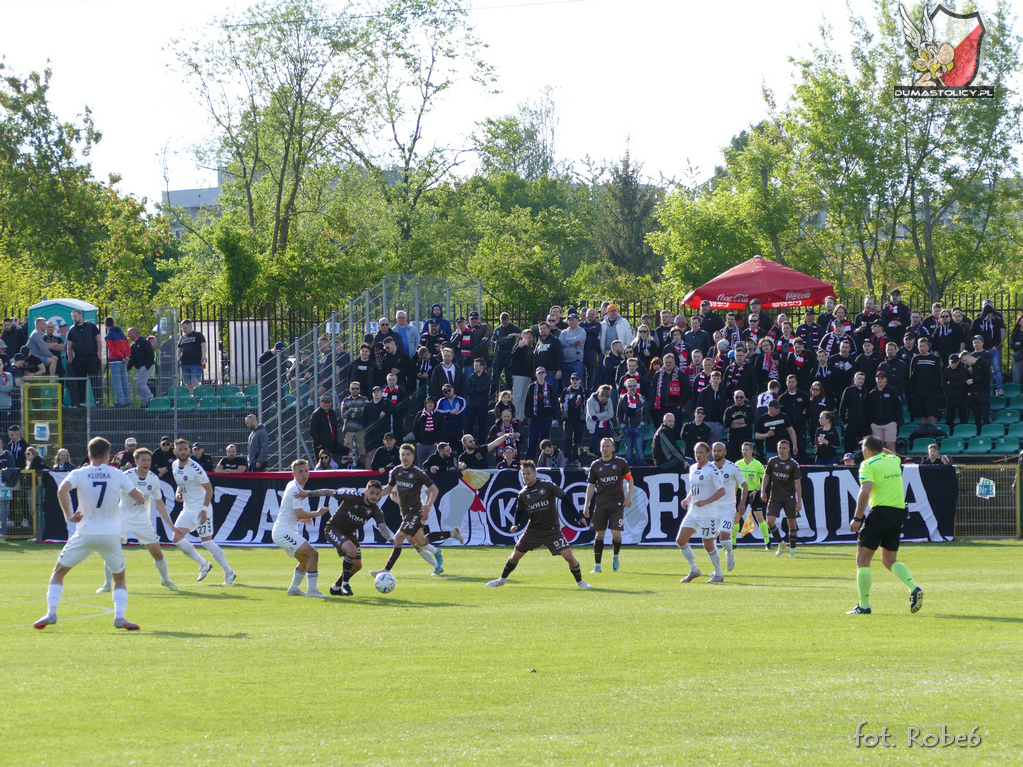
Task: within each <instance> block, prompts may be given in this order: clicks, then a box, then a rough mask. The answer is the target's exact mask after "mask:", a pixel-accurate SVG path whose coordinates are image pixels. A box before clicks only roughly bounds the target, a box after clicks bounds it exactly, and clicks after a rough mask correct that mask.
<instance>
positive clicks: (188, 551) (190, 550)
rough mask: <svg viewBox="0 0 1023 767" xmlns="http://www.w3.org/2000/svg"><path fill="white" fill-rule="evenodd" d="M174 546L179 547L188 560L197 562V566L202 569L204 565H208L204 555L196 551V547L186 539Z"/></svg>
mask: <svg viewBox="0 0 1023 767" xmlns="http://www.w3.org/2000/svg"><path fill="white" fill-rule="evenodd" d="M174 545H175V546H177V547H178V548H179V549H181V552H182V553H183V554H184V555H185V556H186V557H188V558H189V559H191V560H192V561H193V562H195V563H196V564H197V565H199V567H202V566H203V565H205V564H206V559H205V557H203V555H202V554H200V553H199V552H198V551H196V550H195V546H193V545H192V544H191V543H190V542H189V541H187V540H186V539H184V538H182V539H181V540H180V541H178V542H177V543H175V544H174Z"/></svg>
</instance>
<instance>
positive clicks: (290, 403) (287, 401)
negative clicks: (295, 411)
mask: <svg viewBox="0 0 1023 767" xmlns="http://www.w3.org/2000/svg"><path fill="white" fill-rule="evenodd" d="M284 407H295V395H294V394H289V395H287V396H286V397H285V398H284Z"/></svg>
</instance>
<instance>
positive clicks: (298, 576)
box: [291, 567, 305, 589]
mask: <svg viewBox="0 0 1023 767" xmlns="http://www.w3.org/2000/svg"><path fill="white" fill-rule="evenodd" d="M304 579H305V570H299V569H298V568H297V567H296V568H295V574H294V575H293V576H291V588H293V589H297V588H298V587H299V586H301V585H302V581H303V580H304Z"/></svg>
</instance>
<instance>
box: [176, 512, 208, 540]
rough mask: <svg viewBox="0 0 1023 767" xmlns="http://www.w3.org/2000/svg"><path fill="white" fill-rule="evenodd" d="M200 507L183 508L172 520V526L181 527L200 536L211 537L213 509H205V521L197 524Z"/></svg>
mask: <svg viewBox="0 0 1023 767" xmlns="http://www.w3.org/2000/svg"><path fill="white" fill-rule="evenodd" d="M201 512H202V509H189V508H187V507H186V508H185V509H183V510H182V512H181V513H180V514H178V518H177V519H175V520H174V527H183V528H185V529H186V530H188V531H189V532H193V531H194V532H195V534H196V535H198V536H199V537H200V538H212V537H213V509H211V508H207V509H206V521H205V522H203V523H202V524H201V525H200V524H199V514H200V513H201Z"/></svg>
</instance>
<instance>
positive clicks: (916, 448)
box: [909, 437, 934, 455]
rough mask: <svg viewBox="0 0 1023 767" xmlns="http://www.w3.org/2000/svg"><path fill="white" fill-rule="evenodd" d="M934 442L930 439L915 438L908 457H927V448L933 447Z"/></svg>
mask: <svg viewBox="0 0 1023 767" xmlns="http://www.w3.org/2000/svg"><path fill="white" fill-rule="evenodd" d="M933 444H934V440H933V439H931V438H930V437H917V438H916V439H914V440H913V447H911V448H910V449H909V454H910V455H927V446H928V445H933Z"/></svg>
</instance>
